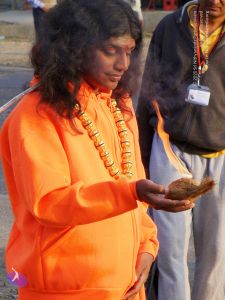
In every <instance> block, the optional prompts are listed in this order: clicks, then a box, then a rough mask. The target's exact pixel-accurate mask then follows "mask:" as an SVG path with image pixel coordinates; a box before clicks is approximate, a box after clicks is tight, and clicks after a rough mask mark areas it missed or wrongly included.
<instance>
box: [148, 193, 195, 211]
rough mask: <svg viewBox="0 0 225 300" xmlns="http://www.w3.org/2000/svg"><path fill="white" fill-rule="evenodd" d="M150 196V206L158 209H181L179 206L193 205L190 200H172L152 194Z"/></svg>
mask: <svg viewBox="0 0 225 300" xmlns="http://www.w3.org/2000/svg"><path fill="white" fill-rule="evenodd" d="M148 196H149V202H150V204H151V205H152V206H153V207H154V208H156V209H162V208H171V207H179V206H180V207H181V206H185V205H190V203H191V202H190V201H189V200H171V199H167V198H164V197H162V196H159V195H154V194H150V193H149V195H148Z"/></svg>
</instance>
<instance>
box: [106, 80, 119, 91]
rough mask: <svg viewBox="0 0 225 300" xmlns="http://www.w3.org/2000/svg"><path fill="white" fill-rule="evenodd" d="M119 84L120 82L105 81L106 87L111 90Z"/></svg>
mask: <svg viewBox="0 0 225 300" xmlns="http://www.w3.org/2000/svg"><path fill="white" fill-rule="evenodd" d="M117 85H118V82H109V83H105V84H104V87H105V88H106V89H109V90H114V89H115V88H116V87H117Z"/></svg>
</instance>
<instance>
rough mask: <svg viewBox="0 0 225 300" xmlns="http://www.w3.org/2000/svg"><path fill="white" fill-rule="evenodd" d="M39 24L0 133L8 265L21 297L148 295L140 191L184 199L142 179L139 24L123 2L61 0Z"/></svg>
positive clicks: (147, 244) (148, 248)
mask: <svg viewBox="0 0 225 300" xmlns="http://www.w3.org/2000/svg"><path fill="white" fill-rule="evenodd" d="M43 26H44V28H45V33H46V34H45V37H44V38H43V39H41V40H40V41H39V43H38V44H36V45H35V46H34V47H33V49H32V63H33V66H34V71H35V78H34V80H33V81H32V83H31V84H32V85H34V86H35V87H36V88H35V89H34V91H33V92H31V93H28V94H27V95H26V96H24V97H23V99H22V100H21V102H20V103H19V104H18V105H17V107H16V108H15V109H14V111H13V112H12V113H11V114H10V116H9V117H8V119H7V120H6V122H5V124H4V126H3V128H2V131H1V140H0V145H1V154H2V163H3V168H4V173H5V178H6V183H7V187H8V192H9V196H10V200H11V204H12V209H13V213H14V217H15V221H14V225H13V228H12V231H11V234H10V239H9V242H8V246H7V249H6V265H7V271H8V272H11V270H14V273H13V274H14V275H15V274H16V277H15V276H14V277H13V279H12V281H13V283H15V284H16V283H18V284H17V285H18V287H19V299H20V300H30V299H32V300H40V299H41V300H72V299H73V300H87V299H97V300H101V299H102V300H103V299H104V300H117V299H118V300H119V299H127V300H128V299H145V292H144V286H143V283H144V282H145V280H146V278H147V275H148V272H149V269H150V267H151V264H152V262H153V260H154V259H155V257H156V255H157V251H158V241H157V237H156V226H155V225H154V223H153V222H152V220H151V219H149V217H148V216H147V214H146V207H145V206H144V205H143V203H142V202H141V201H145V202H146V203H148V204H150V205H151V206H153V207H155V208H158V209H166V210H169V211H181V210H185V209H189V208H190V207H191V204H190V203H189V201H180V202H179V201H173V200H170V199H166V198H165V197H164V194H165V189H164V187H163V186H161V185H157V184H154V183H153V182H151V181H149V180H146V179H144V178H145V175H144V169H143V167H142V164H141V158H140V151H139V146H138V131H137V125H136V119H135V116H134V111H133V108H132V102H131V99H130V97H129V96H128V94H129V93H130V94H132V91H133V89H135V84H136V72H137V71H138V67H139V60H138V57H139V53H140V49H141V47H140V46H141V27H140V23H139V21H138V19H137V18H136V16H135V14H134V12H133V11H132V9H131V8H130V7H129V5H128V4H126V3H124V2H123V1H120V0H115V1H111V0H110V1H105V0H95V1H88V0H78V1H72V0H68V1H63V2H62V3H61V4H59V5H58V6H55V7H54V8H53V9H51V10H50V11H49V12H48V13H47V14H46V18H44V19H43ZM128 67H129V69H128ZM114 99H115V100H114ZM20 277H21V278H25V281H26V282H25V283H24V282H22V284H20V281H19V278H20Z"/></svg>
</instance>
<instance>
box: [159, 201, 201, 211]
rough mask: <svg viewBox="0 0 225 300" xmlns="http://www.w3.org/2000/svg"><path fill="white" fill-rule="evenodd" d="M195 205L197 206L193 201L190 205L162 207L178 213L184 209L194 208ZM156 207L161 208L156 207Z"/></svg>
mask: <svg viewBox="0 0 225 300" xmlns="http://www.w3.org/2000/svg"><path fill="white" fill-rule="evenodd" d="M193 207H195V204H194V203H191V204H189V205H183V206H178V207H170V208H169V207H167V208H160V209H162V210H165V211H168V212H173V213H176V212H182V211H185V210H189V209H192V208H193ZM155 209H156V210H159V208H155Z"/></svg>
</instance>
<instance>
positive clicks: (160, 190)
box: [147, 180, 165, 194]
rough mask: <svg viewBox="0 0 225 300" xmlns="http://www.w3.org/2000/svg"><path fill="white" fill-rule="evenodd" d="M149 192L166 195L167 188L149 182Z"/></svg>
mask: <svg viewBox="0 0 225 300" xmlns="http://www.w3.org/2000/svg"><path fill="white" fill-rule="evenodd" d="M147 185H148V186H149V191H151V193H153V194H165V187H164V186H163V185H161V184H157V183H155V182H153V181H151V180H147Z"/></svg>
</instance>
